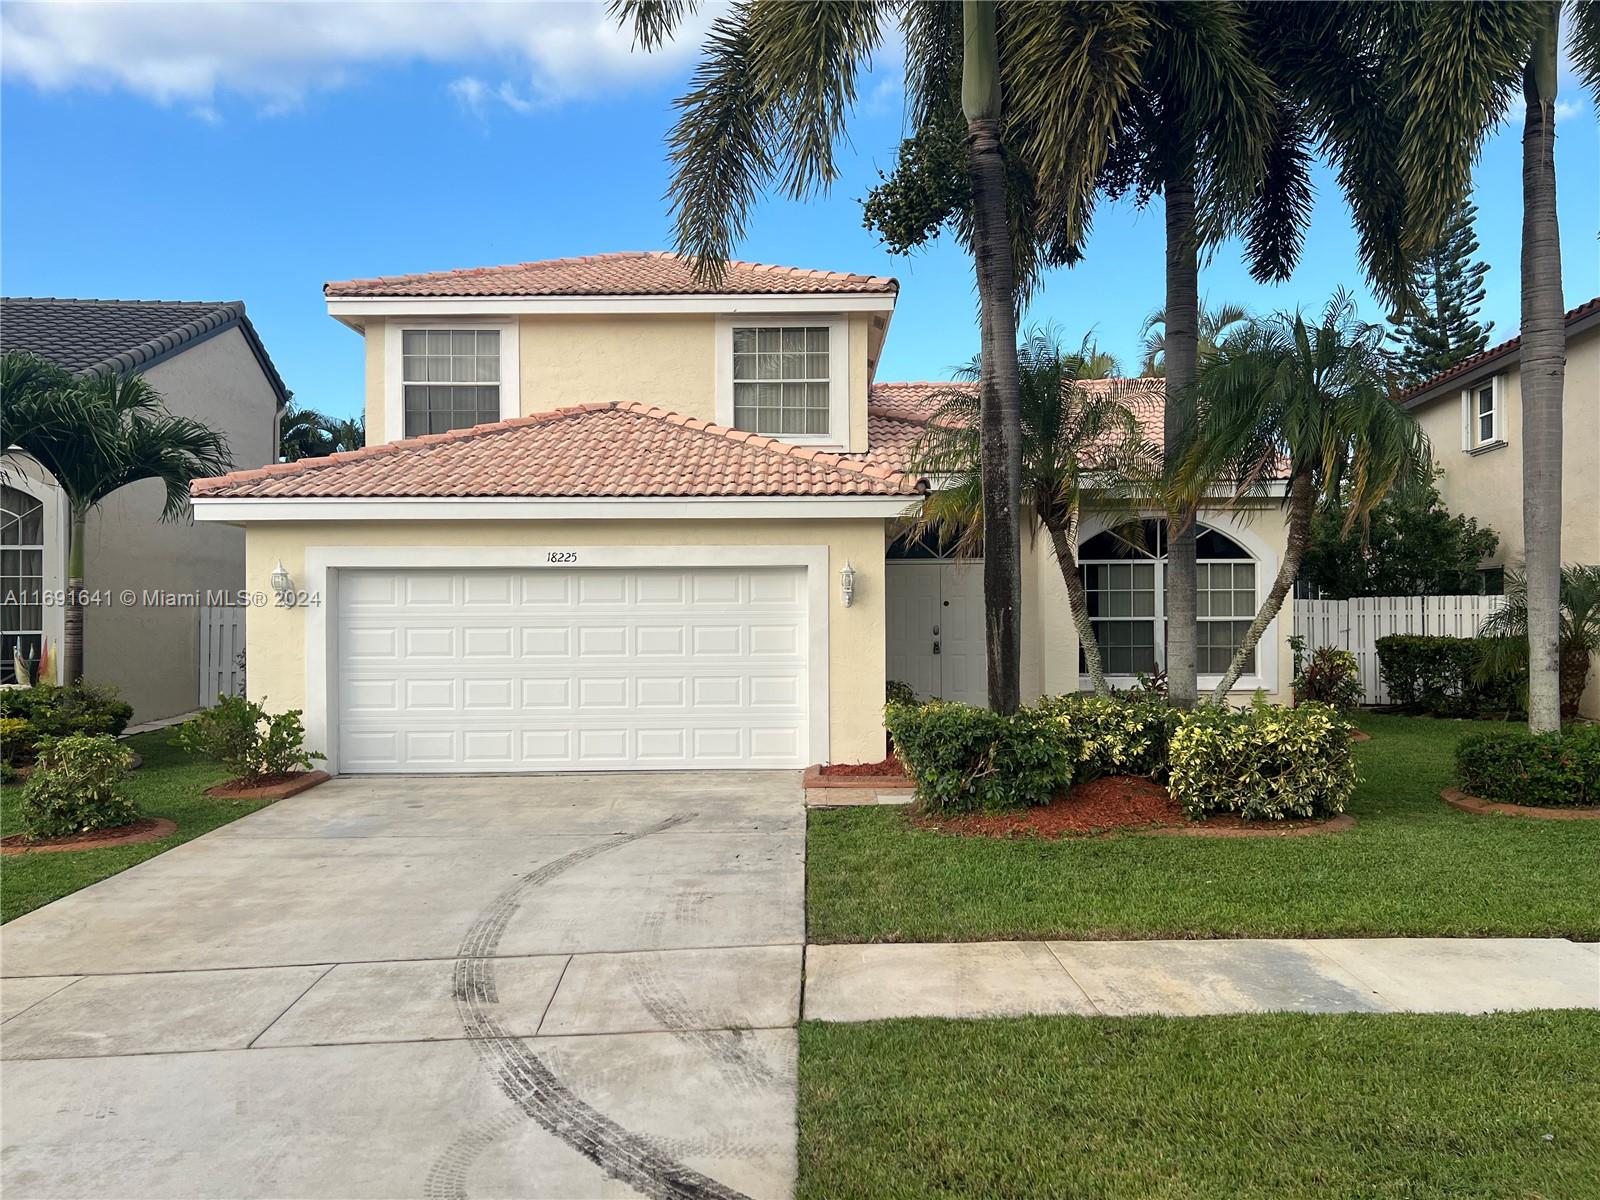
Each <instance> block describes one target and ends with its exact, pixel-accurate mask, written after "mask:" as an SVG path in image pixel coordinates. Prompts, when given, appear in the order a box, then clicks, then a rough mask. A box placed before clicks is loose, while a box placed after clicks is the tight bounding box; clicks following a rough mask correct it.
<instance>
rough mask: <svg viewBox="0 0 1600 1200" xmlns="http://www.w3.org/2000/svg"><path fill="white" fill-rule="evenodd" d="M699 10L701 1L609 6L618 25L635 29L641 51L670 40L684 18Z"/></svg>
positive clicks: (619, 0) (618, 0) (646, 0)
mask: <svg viewBox="0 0 1600 1200" xmlns="http://www.w3.org/2000/svg"><path fill="white" fill-rule="evenodd" d="M699 8H700V3H699V0H610V3H608V4H607V5H606V11H607V12H608V13H609V14H610V15H611V16H612V17H613V18H615V19H616V22H617V24H618V25H621V26H624V27H627V26H629V25H631V26H633V44H634V45H635V46H637V47H638V48H639V49H641V50H655V49H657V48H658V47H660V46H662V45H663V44H665V43H666V42H669V41H671V40H672V35H673V34H674V33H675V32H677V29H678V27H679V26H680V25H681V24H682V23H683V19H684V17H686V16H691V15H692V14H694V13H695V12H696V11H698V10H699Z"/></svg>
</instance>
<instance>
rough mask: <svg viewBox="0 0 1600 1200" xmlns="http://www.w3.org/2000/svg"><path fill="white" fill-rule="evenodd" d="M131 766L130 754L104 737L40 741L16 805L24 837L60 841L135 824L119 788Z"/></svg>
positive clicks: (130, 804)
mask: <svg viewBox="0 0 1600 1200" xmlns="http://www.w3.org/2000/svg"><path fill="white" fill-rule="evenodd" d="M132 761H133V754H132V752H131V751H130V750H128V748H127V747H125V746H122V745H120V744H118V742H117V739H116V738H114V737H111V736H110V735H108V734H103V733H102V734H93V735H88V734H71V735H69V736H67V737H63V738H45V739H44V740H43V741H41V742H40V743H39V746H38V758H37V761H36V762H35V763H34V767H33V774H32V775H30V776H29V777H28V782H27V784H26V785H25V786H24V787H23V789H22V798H21V801H20V803H19V804H18V813H19V815H20V816H21V818H22V826H23V828H24V829H25V830H26V831H27V833H28V836H29V837H30V838H35V839H36V838H47V837H63V836H65V835H67V834H72V833H88V832H89V831H90V830H94V829H110V828H114V827H116V826H118V825H129V824H131V823H133V822H134V821H137V820H138V819H139V812H138V810H137V809H135V808H134V806H133V801H132V800H130V799H129V798H128V793H127V791H126V790H125V789H124V787H123V780H124V778H125V777H126V776H127V774H128V767H129V764H130V763H131V762H132Z"/></svg>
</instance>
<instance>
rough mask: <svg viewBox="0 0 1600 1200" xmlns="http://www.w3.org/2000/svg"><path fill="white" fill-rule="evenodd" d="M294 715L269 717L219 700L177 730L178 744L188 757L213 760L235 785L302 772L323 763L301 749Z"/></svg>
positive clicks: (240, 701) (242, 703) (250, 706)
mask: <svg viewBox="0 0 1600 1200" xmlns="http://www.w3.org/2000/svg"><path fill="white" fill-rule="evenodd" d="M305 739H306V730H305V725H304V724H302V723H301V720H300V709H298V708H291V709H290V710H289V711H288V712H282V713H277V714H275V715H274V714H272V713H269V712H267V710H266V709H265V708H263V707H262V706H261V705H259V704H257V703H256V702H255V701H254V700H246V699H245V698H244V697H243V696H219V697H218V698H217V702H216V704H215V705H213V706H212V707H210V708H208V709H206V710H205V711H204V712H202V713H200V714H199V715H198V716H195V717H191V718H190V719H189V720H187V721H185V722H184V723H183V724H182V725H181V726H179V728H178V744H179V745H180V746H182V747H183V748H184V749H185V750H187V751H189V752H190V753H191V754H202V755H205V756H206V757H207V758H214V759H216V760H217V761H218V762H220V763H221V764H222V765H223V766H225V767H227V768H228V770H230V771H232V772H233V773H234V776H235V777H236V778H238V779H242V780H245V781H246V782H251V783H253V782H255V781H256V780H259V779H264V778H266V777H268V776H271V775H287V774H288V773H289V772H291V771H305V770H309V769H310V767H311V760H312V759H314V758H321V757H323V756H322V755H321V754H318V753H317V752H316V751H314V750H307V749H306V748H305Z"/></svg>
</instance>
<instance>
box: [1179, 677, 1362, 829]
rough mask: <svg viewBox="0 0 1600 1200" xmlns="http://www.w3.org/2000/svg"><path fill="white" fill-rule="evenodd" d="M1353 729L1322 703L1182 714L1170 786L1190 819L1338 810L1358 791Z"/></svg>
mask: <svg viewBox="0 0 1600 1200" xmlns="http://www.w3.org/2000/svg"><path fill="white" fill-rule="evenodd" d="M1351 729H1352V726H1351V725H1350V723H1349V722H1348V721H1346V720H1345V719H1344V718H1343V717H1342V716H1340V715H1339V713H1338V712H1337V711H1335V710H1334V709H1332V708H1330V707H1328V706H1327V705H1325V704H1315V703H1310V704H1302V705H1301V706H1300V707H1299V708H1279V707H1275V706H1273V705H1268V704H1261V703H1258V704H1255V705H1252V706H1251V707H1250V708H1245V709H1227V708H1222V707H1219V706H1215V705H1207V706H1205V707H1203V708H1199V709H1196V710H1195V711H1193V712H1190V713H1185V714H1184V716H1183V718H1182V721H1181V722H1180V724H1179V726H1178V729H1177V731H1176V732H1175V733H1174V734H1173V735H1172V746H1171V771H1172V773H1171V777H1170V779H1169V781H1168V788H1169V789H1170V791H1171V792H1172V796H1173V799H1175V800H1177V801H1178V802H1179V803H1180V804H1182V805H1183V806H1184V808H1185V809H1187V810H1188V812H1189V813H1190V815H1191V816H1195V817H1201V816H1204V815H1205V814H1207V813H1213V812H1231V813H1237V814H1238V815H1239V816H1241V817H1247V818H1251V819H1255V820H1284V819H1287V818H1291V817H1326V816H1330V815H1332V814H1334V813H1339V812H1343V811H1344V806H1345V802H1346V801H1347V800H1349V798H1350V795H1351V793H1352V792H1354V791H1355V786H1356V768H1355V758H1354V755H1353V754H1352V752H1351V748H1350V733H1351Z"/></svg>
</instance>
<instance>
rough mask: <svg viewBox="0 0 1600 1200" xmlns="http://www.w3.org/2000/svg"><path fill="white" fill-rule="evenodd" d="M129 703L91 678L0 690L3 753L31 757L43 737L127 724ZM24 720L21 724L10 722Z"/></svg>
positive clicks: (16, 758) (16, 759)
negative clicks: (86, 680) (3, 724)
mask: <svg viewBox="0 0 1600 1200" xmlns="http://www.w3.org/2000/svg"><path fill="white" fill-rule="evenodd" d="M132 718H133V706H132V705H131V704H128V703H127V702H126V701H125V700H123V699H122V698H121V697H120V696H118V695H117V689H116V688H114V687H110V686H105V685H100V684H93V683H74V684H70V685H68V686H67V687H57V686H56V685H55V684H53V683H40V684H35V685H34V686H33V687H25V688H4V689H0V720H5V721H6V722H7V724H6V725H5V726H4V729H5V731H6V732H5V758H6V761H7V762H10V763H13V764H16V763H20V762H27V761H28V760H29V759H30V758H32V757H33V753H34V747H35V746H36V745H37V744H38V743H40V742H41V741H42V740H43V739H45V738H52V737H68V736H71V735H72V734H80V733H81V734H87V735H90V736H93V735H95V734H102V733H106V734H110V735H112V736H113V737H115V736H116V735H117V734H119V733H121V732H122V731H123V730H124V729H126V728H127V727H128V722H129V721H130V720H131V719H132ZM19 720H20V721H26V722H27V725H26V726H18V725H15V724H12V723H11V722H15V721H19Z"/></svg>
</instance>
